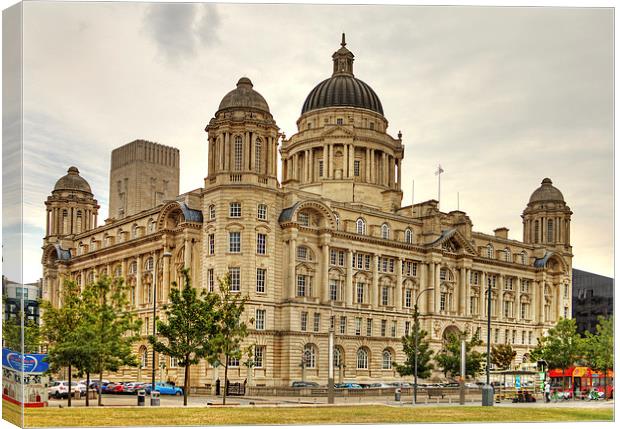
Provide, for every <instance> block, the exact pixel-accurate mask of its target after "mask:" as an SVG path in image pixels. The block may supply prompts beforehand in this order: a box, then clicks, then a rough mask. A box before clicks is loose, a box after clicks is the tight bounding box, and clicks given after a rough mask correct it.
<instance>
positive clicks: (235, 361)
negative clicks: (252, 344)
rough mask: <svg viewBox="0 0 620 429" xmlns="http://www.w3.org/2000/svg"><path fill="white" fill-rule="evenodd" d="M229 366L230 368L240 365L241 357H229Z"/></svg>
mask: <svg viewBox="0 0 620 429" xmlns="http://www.w3.org/2000/svg"><path fill="white" fill-rule="evenodd" d="M228 367H229V368H237V367H239V358H236V357H230V356H229V357H228Z"/></svg>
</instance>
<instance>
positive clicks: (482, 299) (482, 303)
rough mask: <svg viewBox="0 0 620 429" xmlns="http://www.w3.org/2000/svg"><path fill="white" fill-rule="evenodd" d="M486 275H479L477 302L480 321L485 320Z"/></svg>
mask: <svg viewBox="0 0 620 429" xmlns="http://www.w3.org/2000/svg"><path fill="white" fill-rule="evenodd" d="M486 292H487V273H485V272H483V273H481V275H480V296H479V297H478V298H479V299H480V300H479V301H478V314H479V315H480V316H479V318H480V319H484V318H485V313H486V308H487V305H486V303H487V297H486Z"/></svg>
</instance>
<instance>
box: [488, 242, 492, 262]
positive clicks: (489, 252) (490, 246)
mask: <svg viewBox="0 0 620 429" xmlns="http://www.w3.org/2000/svg"><path fill="white" fill-rule="evenodd" d="M487 258H491V259H493V246H492V245H491V244H488V245H487Z"/></svg>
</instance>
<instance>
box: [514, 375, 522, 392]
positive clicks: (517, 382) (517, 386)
mask: <svg viewBox="0 0 620 429" xmlns="http://www.w3.org/2000/svg"><path fill="white" fill-rule="evenodd" d="M515 387H516V388H517V389H520V388H521V376H519V375H517V376H516V377H515Z"/></svg>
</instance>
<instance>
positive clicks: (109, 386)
mask: <svg viewBox="0 0 620 429" xmlns="http://www.w3.org/2000/svg"><path fill="white" fill-rule="evenodd" d="M115 388H116V383H114V382H110V383H108V384H105V385H103V387H102V389H101V392H102V393H114V389H115Z"/></svg>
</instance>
